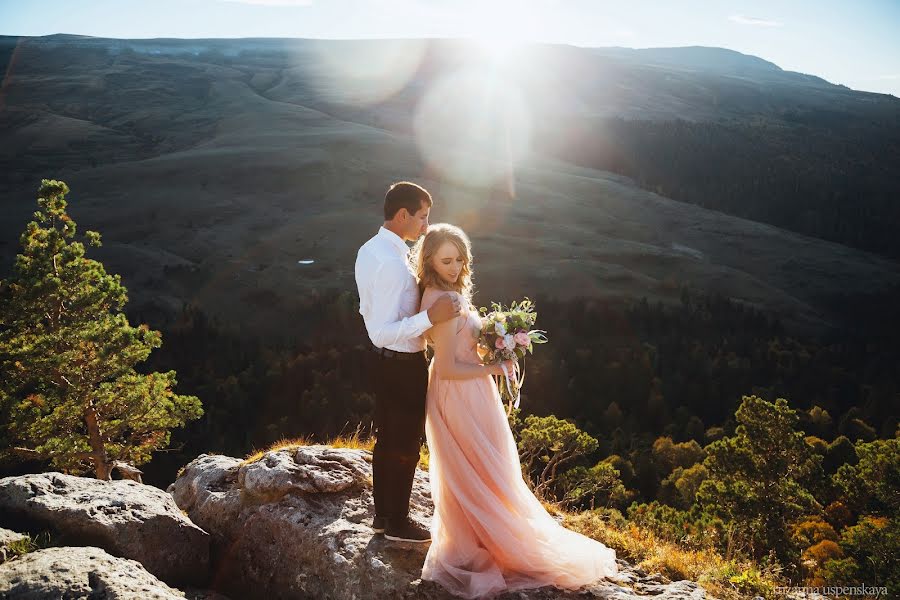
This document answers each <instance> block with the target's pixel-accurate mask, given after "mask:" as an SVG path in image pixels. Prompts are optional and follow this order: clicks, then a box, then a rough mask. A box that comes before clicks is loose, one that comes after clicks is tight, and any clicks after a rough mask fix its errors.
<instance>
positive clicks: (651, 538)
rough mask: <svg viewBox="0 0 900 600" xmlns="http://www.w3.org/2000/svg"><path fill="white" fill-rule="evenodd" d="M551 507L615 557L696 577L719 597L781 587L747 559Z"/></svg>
mask: <svg viewBox="0 0 900 600" xmlns="http://www.w3.org/2000/svg"><path fill="white" fill-rule="evenodd" d="M555 509H556V510H557V512H562V514H563V515H564V520H563V524H564V525H565V526H566V527H567V528H569V529H572V530H573V531H577V532H579V533H581V534H583V535H586V536H588V537H591V538H593V539H595V540H598V541H600V542H601V543H603V544H604V545H606V546H609V547H610V548H613V549H614V550H615V551H616V555H617V556H618V557H619V558H622V559H624V560H627V561H628V562H630V563H633V564H635V565H636V566H640V567H642V568H643V569H644V570H646V571H647V572H649V573H661V574H662V575H664V576H665V577H668V578H669V579H671V580H673V581H676V580H680V579H688V580H691V581H696V582H697V583H698V584H699V585H701V586H702V587H703V588H704V589H706V590H707V592H709V593H710V594H711V595H712V596H715V597H717V598H721V599H722V600H742V599H744V598H746V597H747V596H748V595H750V596H755V595H759V596H763V597H765V598H774V597H775V590H774V588H775V587H776V586H778V585H785V584H784V582H779V580H778V579H777V577H776V576H775V575H774V574H772V573H766V572H763V571H762V570H760V569H759V568H758V567H757V566H756V565H755V564H754V563H753V562H751V561H737V560H726V559H725V558H723V557H722V556H721V555H720V554H719V553H718V552H716V551H714V550H711V549H704V550H688V549H685V548H682V547H680V546H678V545H676V544H673V543H671V542H669V541H667V540H664V539H661V538H659V537H658V536H657V535H655V534H654V533H653V532H651V531H648V530H646V529H644V528H641V527H638V526H637V525H634V524H632V523H628V522H624V521H623V522H619V523H616V524H615V525H613V524H611V523H609V522H608V521H607V520H606V519H604V518H603V517H602V516H601V515H600V514H598V513H596V512H590V511H586V512H583V513H568V512H565V511H560V510H559V509H558V508H555Z"/></svg>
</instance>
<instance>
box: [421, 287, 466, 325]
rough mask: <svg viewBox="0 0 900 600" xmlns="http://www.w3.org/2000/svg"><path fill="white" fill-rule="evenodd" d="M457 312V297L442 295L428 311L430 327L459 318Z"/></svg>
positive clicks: (454, 295) (458, 309) (458, 305)
mask: <svg viewBox="0 0 900 600" xmlns="http://www.w3.org/2000/svg"><path fill="white" fill-rule="evenodd" d="M459 311H460V304H459V296H457V295H456V294H444V295H443V296H441V297H440V298H438V299H437V301H436V302H435V303H434V304H432V305H431V307H430V308H429V309H428V320H429V321H431V324H432V325H437V324H438V323H443V322H444V321H449V320H450V319H453V318H454V317H457V316H459Z"/></svg>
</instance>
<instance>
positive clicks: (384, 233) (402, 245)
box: [378, 225, 409, 256]
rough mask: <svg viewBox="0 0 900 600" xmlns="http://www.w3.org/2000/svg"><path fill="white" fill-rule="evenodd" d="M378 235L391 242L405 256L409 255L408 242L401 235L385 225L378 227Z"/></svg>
mask: <svg viewBox="0 0 900 600" xmlns="http://www.w3.org/2000/svg"><path fill="white" fill-rule="evenodd" d="M378 235H380V236H381V237H383V238H384V239H386V240H387V241H388V242H390V244H391V245H392V246H394V247H395V248H396V249H397V251H398V252H400V253H401V254H403V256H409V246H407V245H406V242H404V241H403V240H402V239H401V238H400V236H399V235H397V234H396V233H394V232H393V231H391V230H390V229H387V228H385V226H384V225H382V226H381V227H379V228H378Z"/></svg>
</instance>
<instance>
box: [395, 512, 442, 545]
mask: <svg viewBox="0 0 900 600" xmlns="http://www.w3.org/2000/svg"><path fill="white" fill-rule="evenodd" d="M384 538H385V539H386V540H393V541H395V542H413V543H415V544H422V543H425V542H430V541H431V533H429V531H428V530H427V529H425V528H424V527H420V526H419V525H417V524H416V523H414V522H413V521H412V519H410V518H409V517H406V518H405V519H389V520H388V521H387V526H386V527H385V528H384Z"/></svg>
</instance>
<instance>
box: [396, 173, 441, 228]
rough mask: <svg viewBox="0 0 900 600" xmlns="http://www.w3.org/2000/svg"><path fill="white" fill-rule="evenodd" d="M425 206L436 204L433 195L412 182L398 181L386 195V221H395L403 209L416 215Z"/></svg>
mask: <svg viewBox="0 0 900 600" xmlns="http://www.w3.org/2000/svg"><path fill="white" fill-rule="evenodd" d="M423 204H424V205H426V206H431V205H432V204H434V202H433V201H432V200H431V194H429V193H428V191H427V190H426V189H425V188H423V187H422V186H420V185H416V184H415V183H412V182H411V181H398V182H397V183H395V184H393V185H392V186H391V187H390V188H388V191H387V193H386V194H385V195H384V220H385V221H390V220H391V219H393V218H394V215H396V214H397V211H399V210H400V209H401V208H405V209H406V210H407V212H409V214H411V215H414V214H416V213H417V212H419V209H421V208H422V205H423Z"/></svg>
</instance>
